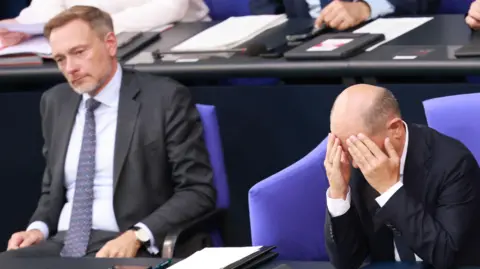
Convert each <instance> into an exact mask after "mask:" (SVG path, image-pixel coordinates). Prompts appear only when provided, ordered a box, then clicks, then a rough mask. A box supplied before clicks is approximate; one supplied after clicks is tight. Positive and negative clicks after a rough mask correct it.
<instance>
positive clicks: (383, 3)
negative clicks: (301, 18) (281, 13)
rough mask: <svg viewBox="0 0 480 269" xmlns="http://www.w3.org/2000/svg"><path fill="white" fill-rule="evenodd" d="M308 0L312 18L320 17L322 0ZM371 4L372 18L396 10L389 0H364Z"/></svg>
mask: <svg viewBox="0 0 480 269" xmlns="http://www.w3.org/2000/svg"><path fill="white" fill-rule="evenodd" d="M305 1H307V4H308V7H309V10H310V16H312V18H315V19H316V18H318V16H319V15H320V11H321V10H322V7H321V6H320V0H305ZM364 2H365V3H367V4H368V5H369V6H370V18H369V19H376V18H378V17H380V16H385V15H388V14H390V13H393V12H394V11H395V6H393V5H392V4H390V2H388V0H364Z"/></svg>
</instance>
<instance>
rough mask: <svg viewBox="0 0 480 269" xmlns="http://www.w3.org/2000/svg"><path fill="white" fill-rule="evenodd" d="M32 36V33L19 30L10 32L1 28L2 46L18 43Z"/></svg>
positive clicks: (0, 41)
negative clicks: (28, 33)
mask: <svg viewBox="0 0 480 269" xmlns="http://www.w3.org/2000/svg"><path fill="white" fill-rule="evenodd" d="M29 38H30V35H27V34H25V33H19V32H10V31H8V30H6V29H4V28H1V29H0V48H6V47H10V46H14V45H17V44H19V43H21V42H23V41H25V40H27V39H29Z"/></svg>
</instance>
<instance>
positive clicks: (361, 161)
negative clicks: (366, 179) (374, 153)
mask: <svg viewBox="0 0 480 269" xmlns="http://www.w3.org/2000/svg"><path fill="white" fill-rule="evenodd" d="M347 145H348V152H349V153H350V155H351V156H352V158H353V160H354V161H355V163H356V164H357V165H358V167H359V168H360V169H361V170H365V169H367V168H368V167H369V164H368V161H367V159H366V158H365V156H364V155H363V154H362V152H360V150H359V149H358V148H357V147H356V146H355V145H354V144H353V143H352V140H351V139H350V138H349V139H347Z"/></svg>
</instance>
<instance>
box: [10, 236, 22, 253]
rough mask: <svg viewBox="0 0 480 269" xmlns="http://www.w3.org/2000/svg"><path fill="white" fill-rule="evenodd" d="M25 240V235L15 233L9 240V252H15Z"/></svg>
mask: <svg viewBox="0 0 480 269" xmlns="http://www.w3.org/2000/svg"><path fill="white" fill-rule="evenodd" d="M23 240H24V233H14V234H13V235H12V237H10V240H8V246H7V250H14V249H18V248H19V247H20V244H22V242H23Z"/></svg>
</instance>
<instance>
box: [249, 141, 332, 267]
mask: <svg viewBox="0 0 480 269" xmlns="http://www.w3.org/2000/svg"><path fill="white" fill-rule="evenodd" d="M326 148H327V139H325V140H323V141H322V143H320V145H318V146H317V147H316V148H315V149H314V150H313V151H311V152H310V153H309V154H308V155H307V156H305V157H304V158H302V159H301V160H300V161H298V162H296V163H295V164H293V165H291V166H290V167H288V168H286V169H284V170H282V171H280V172H278V173H277V174H275V175H273V176H271V177H269V178H267V179H265V180H262V181H260V182H259V183H257V184H256V185H255V186H253V187H252V188H251V189H250V191H249V194H248V200H249V209H250V229H251V234H252V245H254V246H276V247H277V250H276V251H277V252H278V253H279V259H285V260H298V261H302V260H303V261H328V255H327V252H326V248H325V240H324V236H323V229H324V228H323V227H324V224H325V210H326V204H325V203H326V191H327V189H328V181H327V177H326V174H325V168H324V166H323V161H324V160H325V154H326Z"/></svg>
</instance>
